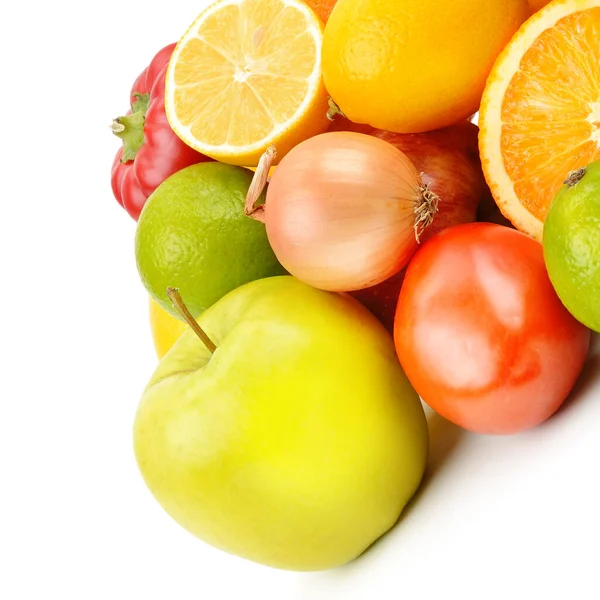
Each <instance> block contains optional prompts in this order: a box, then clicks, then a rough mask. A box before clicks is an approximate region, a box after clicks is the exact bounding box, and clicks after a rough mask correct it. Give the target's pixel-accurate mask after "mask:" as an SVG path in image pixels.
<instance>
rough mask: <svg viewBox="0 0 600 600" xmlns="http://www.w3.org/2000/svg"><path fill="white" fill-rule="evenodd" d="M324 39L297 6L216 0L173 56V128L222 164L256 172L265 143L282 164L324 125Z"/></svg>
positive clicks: (289, 1) (168, 104)
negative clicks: (284, 158) (284, 157)
mask: <svg viewBox="0 0 600 600" xmlns="http://www.w3.org/2000/svg"><path fill="white" fill-rule="evenodd" d="M322 39H323V24H322V23H321V21H319V19H318V18H317V17H316V15H315V14H314V12H313V11H312V10H311V9H310V8H308V6H306V5H305V4H304V3H303V2H300V1H299V0H217V2H214V3H213V4H211V5H210V6H209V7H208V8H206V9H205V10H204V11H203V12H202V13H201V14H200V15H199V16H198V17H197V18H196V20H195V21H194V22H193V23H192V25H191V26H190V27H189V29H188V30H187V32H186V33H185V34H184V35H183V37H182V38H181V39H180V41H179V42H178V44H177V46H176V47H175V50H174V51H173V55H172V56H171V60H170V62H169V66H168V69H167V76H166V88H165V109H166V113H167V118H168V120H169V123H170V125H171V127H172V128H173V130H174V131H175V132H176V133H177V135H178V136H179V137H180V138H181V139H182V140H183V141H184V142H185V143H186V144H188V145H189V146H191V147H192V148H194V149H196V150H198V151H199V152H201V153H202V154H205V155H207V156H210V157H212V158H214V159H216V160H220V161H222V162H228V163H231V164H236V165H242V166H256V165H257V164H258V161H259V159H260V156H261V155H262V153H263V152H264V151H265V149H266V148H267V147H268V146H270V145H274V146H275V147H276V149H277V158H278V159H281V158H282V157H283V156H284V155H285V154H286V153H287V152H288V151H289V150H291V149H292V148H293V147H294V146H295V145H296V144H298V143H300V142H301V141H303V140H305V139H307V138H309V137H312V136H313V135H317V134H318V133H321V132H323V131H325V130H326V129H327V127H328V125H329V121H328V119H327V110H328V96H327V92H326V91H325V87H324V85H323V80H322V76H321V44H322Z"/></svg>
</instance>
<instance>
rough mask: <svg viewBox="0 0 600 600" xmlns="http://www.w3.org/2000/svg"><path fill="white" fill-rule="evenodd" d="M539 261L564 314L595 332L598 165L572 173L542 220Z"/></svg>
mask: <svg viewBox="0 0 600 600" xmlns="http://www.w3.org/2000/svg"><path fill="white" fill-rule="evenodd" d="M543 244H544V259H545V261H546V268H547V269H548V275H549V276H550V281H552V285H553V286H554V289H555V290H556V293H557V294H558V297H559V298H560V299H561V301H562V303H563V304H564V305H565V306H566V308H567V309H568V310H569V312H570V313H571V314H572V315H573V316H574V317H575V318H576V319H577V320H578V321H581V322H582V323H583V324H584V325H586V326H587V327H589V328H590V329H593V330H594V331H598V332H600V161H598V162H594V163H592V164H591V165H589V166H587V167H586V168H584V169H579V170H578V171H574V172H573V173H571V175H570V176H569V179H568V180H567V181H566V182H565V185H564V186H563V187H562V188H561V189H560V191H559V192H558V194H557V195H556V197H555V198H554V200H553V201H552V204H551V205H550V208H549V210H548V215H547V216H546V222H545V225H544V238H543Z"/></svg>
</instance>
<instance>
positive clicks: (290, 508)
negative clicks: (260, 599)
mask: <svg viewBox="0 0 600 600" xmlns="http://www.w3.org/2000/svg"><path fill="white" fill-rule="evenodd" d="M599 34H600V0H554V1H553V2H550V3H547V2H543V1H542V2H540V1H536V2H533V1H530V2H528V1H527V0H504V1H503V2H499V1H498V0H444V1H440V0H418V1H417V0H338V1H337V3H336V1H335V0H305V1H302V0H217V1H216V2H213V3H212V4H210V5H209V6H208V7H206V8H205V9H204V10H202V12H200V14H197V12H194V14H190V22H189V27H187V29H186V30H185V31H182V34H181V38H180V39H179V40H176V41H174V43H172V44H170V45H168V46H166V47H164V48H162V49H159V48H157V51H158V52H157V54H156V55H155V56H154V57H148V60H149V62H148V66H147V67H146V68H145V69H143V71H142V72H141V74H140V75H139V77H138V78H137V79H136V80H135V82H134V84H133V87H132V89H131V92H130V97H129V108H128V109H127V110H126V111H125V113H126V114H124V116H122V117H119V118H116V119H115V120H114V122H113V125H112V130H113V132H114V134H115V135H116V136H118V137H119V138H121V140H122V144H121V145H120V146H119V149H118V151H117V154H116V157H115V159H114V163H113V169H112V186H113V191H114V195H115V197H116V199H117V200H118V201H119V203H120V204H121V205H122V206H123V208H124V210H125V211H126V213H127V214H128V215H129V216H130V217H131V218H133V219H135V220H136V221H137V224H136V231H135V260H136V264H137V268H138V271H139V275H140V279H141V283H142V284H143V286H144V287H145V289H146V290H147V291H148V295H149V303H150V321H151V327H152V334H153V339H154V341H155V346H156V351H157V354H158V357H159V359H160V362H159V364H158V366H157V367H156V370H155V372H154V374H153V375H152V377H151V379H150V381H149V382H148V384H147V386H146V388H145V391H144V393H143V396H142V398H141V401H140V405H139V409H138V412H137V415H136V418H135V423H134V448H135V456H136V459H137V463H138V465H139V469H140V471H141V474H142V476H143V478H144V481H145V483H146V484H147V486H148V488H149V490H150V491H151V493H152V494H153V495H154V497H155V498H156V500H157V501H158V502H159V503H160V504H161V505H162V507H163V508H164V509H165V510H166V511H167V512H168V513H169V514H170V515H171V516H172V517H173V518H174V519H175V520H176V521H178V522H179V523H180V524H181V525H182V526H183V527H184V528H186V529H187V530H188V531H189V532H191V533H192V534H194V535H196V536H197V537H198V538H200V539H202V540H204V541H205V542H207V543H209V544H211V545H213V546H215V547H216V548H219V549H221V550H224V551H226V552H229V553H232V554H236V555H238V556H241V557H244V558H246V559H249V560H252V561H256V562H259V563H262V564H266V565H270V566H273V567H277V568H282V569H290V570H319V569H327V568H331V567H335V566H339V565H342V564H344V563H347V562H348V561H351V560H353V559H354V558H356V557H357V556H359V555H360V554H361V553H362V552H363V551H364V550H365V549H366V548H367V547H368V546H369V545H371V544H372V543H373V542H374V541H375V540H376V539H377V538H379V537H380V536H381V535H383V534H384V533H385V532H386V531H388V530H389V529H390V528H391V527H392V526H393V525H394V524H395V523H396V522H397V521H398V519H399V517H400V515H401V513H402V511H403V509H404V507H405V506H406V504H407V503H408V502H409V501H410V500H411V498H412V497H413V496H414V495H415V492H416V491H417V490H418V489H419V487H420V485H421V482H422V480H423V476H424V473H425V472H426V468H427V462H428V448H429V442H430V440H429V431H428V424H427V419H426V413H425V410H426V409H427V410H432V411H434V412H435V413H438V414H439V415H441V416H442V417H444V418H446V419H448V420H449V421H451V422H453V423H454V424H456V425H458V426H460V427H462V428H464V429H466V430H469V431H470V432H474V433H475V434H478V435H518V434H519V433H521V432H523V431H526V430H529V429H531V428H533V427H536V426H538V425H539V424H541V423H542V422H543V421H545V420H546V419H548V418H549V417H551V415H553V413H555V412H556V411H557V410H558V408H559V407H560V406H561V405H562V404H563V403H564V402H565V401H566V400H567V398H569V395H570V394H571V391H572V389H573V387H574V385H575V383H576V382H577V380H578V378H579V377H580V375H581V372H582V369H583V367H584V364H585V362H586V358H587V355H588V353H589V348H590V339H591V336H592V335H593V333H592V332H598V331H600V162H596V161H599V160H600V41H599V40H600V37H599Z"/></svg>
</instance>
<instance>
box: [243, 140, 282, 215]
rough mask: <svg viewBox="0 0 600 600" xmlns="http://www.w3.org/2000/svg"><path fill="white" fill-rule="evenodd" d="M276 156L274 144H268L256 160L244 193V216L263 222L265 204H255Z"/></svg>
mask: <svg viewBox="0 0 600 600" xmlns="http://www.w3.org/2000/svg"><path fill="white" fill-rule="evenodd" d="M276 156H277V150H276V149H275V146H269V147H268V148H267V149H266V150H265V152H264V154H263V155H262V156H261V157H260V160H259V161H258V167H256V171H255V173H254V177H252V182H251V183H250V187H249V188H248V193H247V194H246V206H245V208H244V210H245V213H246V216H247V217H250V218H251V219H255V220H256V221H260V222H261V223H264V222H265V205H264V204H260V205H259V206H256V203H257V202H258V199H259V198H260V196H261V194H262V193H263V191H264V189H265V186H266V185H267V179H268V178H269V171H270V169H271V166H272V165H273V161H274V160H275V157H276Z"/></svg>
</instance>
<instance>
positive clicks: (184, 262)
mask: <svg viewBox="0 0 600 600" xmlns="http://www.w3.org/2000/svg"><path fill="white" fill-rule="evenodd" d="M252 175H253V174H252V173H251V172H250V171H249V170H247V169H244V168H242V167H235V166H232V165H226V164H221V163H218V162H206V163H199V164H196V165H192V166H191V167H186V168H185V169H182V170H181V171H178V172H177V173H175V174H173V175H171V177H169V178H167V179H166V180H165V181H164V182H163V183H162V184H161V185H159V186H158V188H156V190H155V191H154V193H153V194H152V195H151V196H150V198H148V200H147V202H146V204H145V205H144V208H143V210H142V213H141V214H140V218H139V220H138V223H137V229H136V234H135V257H136V263H137V268H138V271H139V274H140V277H141V279H142V282H143V284H144V286H145V287H146V289H147V290H148V292H149V294H150V295H151V296H152V298H154V300H156V302H157V303H158V304H160V305H161V306H162V307H163V308H164V309H165V310H166V311H168V312H169V313H171V314H172V315H174V316H176V317H179V313H178V312H177V310H176V309H175V308H174V306H173V304H172V303H171V300H170V299H169V298H168V296H167V294H166V290H167V287H175V288H178V289H179V293H180V294H181V296H182V298H183V300H184V302H185V303H186V305H187V307H188V309H189V311H190V312H191V313H192V315H193V316H194V317H197V316H198V315H200V314H201V313H202V312H203V311H205V310H206V309H207V308H208V307H209V306H211V305H212V304H214V303H215V302H216V301H217V300H219V299H220V298H221V297H222V296H224V295H225V294H226V293H228V292H230V291H231V290H233V289H235V288H237V287H239V286H241V285H242V284H244V283H247V282H249V281H254V280H255V279H262V278H264V277H270V276H273V275H282V274H285V270H284V268H283V267H282V266H281V265H280V264H279V262H278V261H277V258H276V257H275V254H274V253H273V250H272V249H271V246H270V244H269V241H268V239H267V234H266V231H265V226H264V224H263V223H260V222H258V221H255V220H254V219H251V218H249V217H247V216H246V215H245V213H244V205H245V199H246V193H247V191H248V188H249V186H250V182H251V181H252ZM261 200H262V201H263V202H264V195H263V197H262V199H261Z"/></svg>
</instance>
